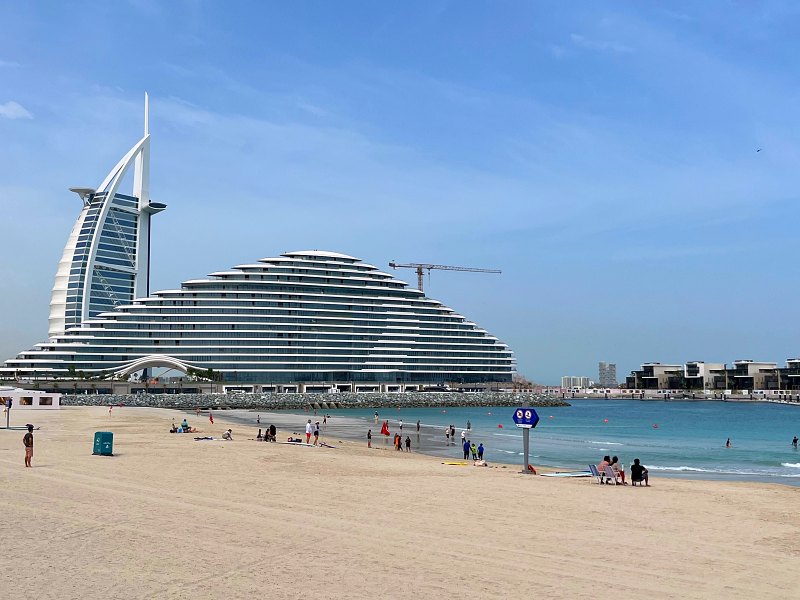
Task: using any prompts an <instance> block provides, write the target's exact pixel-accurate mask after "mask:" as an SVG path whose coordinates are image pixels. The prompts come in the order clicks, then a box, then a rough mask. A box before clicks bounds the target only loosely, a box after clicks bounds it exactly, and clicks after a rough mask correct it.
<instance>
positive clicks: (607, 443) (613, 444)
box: [584, 440, 625, 446]
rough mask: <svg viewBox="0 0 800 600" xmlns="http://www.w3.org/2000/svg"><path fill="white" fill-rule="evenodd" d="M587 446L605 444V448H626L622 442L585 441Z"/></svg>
mask: <svg viewBox="0 0 800 600" xmlns="http://www.w3.org/2000/svg"><path fill="white" fill-rule="evenodd" d="M584 441H585V442H586V443H587V444H603V445H604V446H624V445H625V444H623V443H622V442H597V441H595V440H584Z"/></svg>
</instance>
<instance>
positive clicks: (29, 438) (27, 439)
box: [22, 424, 33, 467]
mask: <svg viewBox="0 0 800 600" xmlns="http://www.w3.org/2000/svg"><path fill="white" fill-rule="evenodd" d="M22 443H23V445H24V446H25V466H26V467H32V466H33V465H32V464H31V461H32V460H33V425H30V424H29V425H28V433H26V434H25V435H24V436H22Z"/></svg>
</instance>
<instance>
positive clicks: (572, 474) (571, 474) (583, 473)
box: [541, 471, 592, 477]
mask: <svg viewBox="0 0 800 600" xmlns="http://www.w3.org/2000/svg"><path fill="white" fill-rule="evenodd" d="M541 475H542V477H591V476H592V474H591V473H590V472H589V471H568V472H564V473H542V474H541Z"/></svg>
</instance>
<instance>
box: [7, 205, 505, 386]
mask: <svg viewBox="0 0 800 600" xmlns="http://www.w3.org/2000/svg"><path fill="white" fill-rule="evenodd" d="M123 200H124V198H123ZM125 212H126V211H125V210H124V205H123V207H122V209H121V210H120V211H119V213H120V214H117V215H115V216H116V218H117V219H118V220H119V218H120V217H123V219H124V214H123V213H125ZM87 216H88V215H87ZM124 222H125V223H130V221H129V220H125V221H124ZM122 223H123V222H122V221H120V226H121V229H116V228H112V229H113V230H112V231H110V233H109V235H108V236H107V238H106V240H107V242H108V243H107V244H105V243H104V244H102V245H104V246H108V247H107V248H103V249H102V252H104V253H105V254H103V258H104V261H118V262H108V263H106V262H104V263H103V264H104V266H103V267H102V268H103V269H105V268H106V265H118V266H120V267H123V266H125V265H126V264H127V263H126V260H127V257H128V254H127V250H126V244H127V243H128V242H132V241H134V240H135V238H133V237H128V236H129V235H130V234H131V233H132V231H129V232H126V230H125V229H122V228H124V227H125V225H123V224H122ZM130 229H132V228H130ZM101 239H102V236H101ZM76 250H79V248H76ZM96 264H97V263H96ZM111 271H112V269H110V268H109V269H108V271H106V270H104V271H103V272H102V276H103V278H104V279H105V280H106V282H107V283H108V284H109V285H108V287H109V288H111V291H112V292H114V293H117V292H119V293H120V294H127V293H128V291H129V289H130V283H129V281H128V280H126V279H124V278H113V277H109V276H108V273H109V272H111ZM113 272H114V273H115V274H116V273H117V271H116V270H114V271H113ZM119 272H120V273H122V274H124V273H125V272H124V271H123V270H120V271H119ZM112 279H113V281H112ZM93 291H97V292H98V296H97V297H98V300H97V302H95V303H94V304H93V305H92V307H93V310H95V309H96V310H97V311H102V312H98V314H95V315H91V316H90V318H88V319H84V320H83V322H81V323H80V324H78V325H76V326H74V327H71V328H69V329H68V330H67V331H66V332H65V333H63V334H62V335H58V336H55V337H52V338H51V339H50V340H49V341H48V342H45V343H42V344H38V345H37V347H36V348H35V349H33V350H30V351H28V352H23V353H22V354H20V355H19V356H18V357H17V358H15V359H13V360H9V361H8V362H7V363H6V368H5V369H3V370H4V371H5V372H6V375H7V374H8V373H9V372H15V373H22V374H24V375H28V376H30V375H37V376H47V377H52V376H67V375H68V373H69V371H70V369H73V370H74V371H78V372H79V371H83V372H84V373H86V374H87V375H89V376H95V375H104V376H110V375H123V376H124V375H127V374H129V373H132V372H136V371H139V370H142V369H143V368H149V367H155V366H172V367H175V368H178V369H181V370H187V369H189V368H193V369H197V370H208V369H212V370H213V371H215V372H217V373H218V374H219V375H220V376H221V377H222V379H223V380H225V381H237V382H259V383H285V382H387V383H403V382H424V383H447V382H456V383H460V382H463V383H474V382H489V381H510V380H511V377H512V374H513V373H514V371H515V361H514V356H513V353H512V352H511V350H510V349H509V348H508V347H507V346H506V345H505V344H504V343H502V342H501V341H499V340H498V339H497V338H496V337H494V336H492V335H490V334H489V333H487V332H486V331H485V330H483V329H481V328H480V327H478V326H477V325H476V324H475V323H472V322H470V321H468V320H467V319H466V318H465V317H463V316H461V315H459V314H457V313H455V312H454V311H453V310H452V309H450V308H448V307H447V306H444V305H443V304H442V303H440V302H438V301H436V300H433V299H431V298H427V297H425V295H424V294H423V293H422V292H420V291H418V290H415V289H413V288H410V287H409V286H408V284H406V283H405V282H403V281H400V280H398V279H395V278H394V277H393V276H392V275H390V274H387V273H384V272H382V271H380V270H379V269H378V268H377V267H374V266H372V265H369V264H366V263H364V262H362V261H361V260H359V259H357V258H354V257H351V256H347V255H344V254H337V253H334V252H320V251H303V252H289V253H286V254H283V255H281V256H279V257H276V258H265V259H262V260H260V261H258V262H257V263H254V264H245V265H239V266H236V267H234V268H232V269H230V270H227V271H221V272H217V273H212V274H211V275H210V276H209V277H208V278H205V279H196V280H190V281H186V282H184V283H183V284H182V286H181V289H179V290H166V291H160V292H156V293H154V294H152V295H151V296H149V297H144V298H140V299H137V300H134V301H132V302H126V303H123V304H115V303H114V302H113V300H111V299H109V298H110V296H111V292H109V290H107V289H106V288H105V286H104V285H103V284H102V283H100V285H99V288H97V289H96V290H93ZM101 291H102V292H106V293H107V294H108V296H107V297H105V298H104V297H103V296H102V294H100V292H101ZM104 308H108V309H111V310H106V311H103V309H104Z"/></svg>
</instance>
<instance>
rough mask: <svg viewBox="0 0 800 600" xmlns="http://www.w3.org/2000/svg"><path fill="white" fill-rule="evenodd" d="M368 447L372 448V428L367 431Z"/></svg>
mask: <svg viewBox="0 0 800 600" xmlns="http://www.w3.org/2000/svg"><path fill="white" fill-rule="evenodd" d="M367 448H372V429H370V430H369V431H367Z"/></svg>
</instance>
